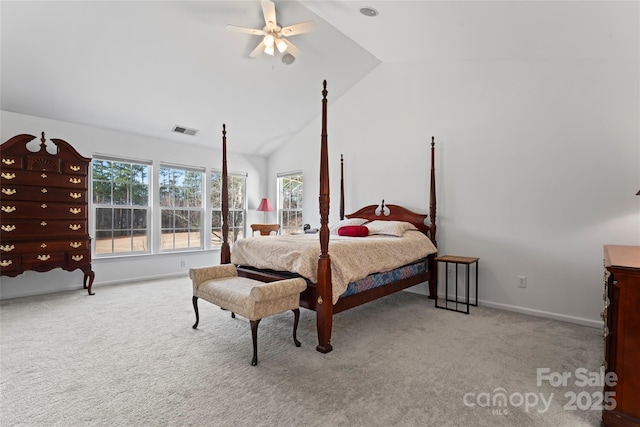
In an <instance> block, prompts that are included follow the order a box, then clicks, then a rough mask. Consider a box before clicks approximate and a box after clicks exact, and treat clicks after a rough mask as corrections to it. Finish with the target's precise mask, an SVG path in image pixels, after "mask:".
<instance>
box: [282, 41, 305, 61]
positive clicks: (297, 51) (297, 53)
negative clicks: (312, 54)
mask: <svg viewBox="0 0 640 427" xmlns="http://www.w3.org/2000/svg"><path fill="white" fill-rule="evenodd" d="M280 40H283V41H284V42H285V43H286V44H287V50H286V51H287V52H289V53H290V54H291V55H293V56H294V57H296V58H299V57H300V55H302V50H300V48H298V47H297V46H296V45H294V44H293V43H291V42H290V41H289V40H287V39H280Z"/></svg>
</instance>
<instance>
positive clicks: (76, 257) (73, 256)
mask: <svg viewBox="0 0 640 427" xmlns="http://www.w3.org/2000/svg"><path fill="white" fill-rule="evenodd" d="M82 258H84V255H72V256H71V259H72V260H74V261H80V260H82Z"/></svg>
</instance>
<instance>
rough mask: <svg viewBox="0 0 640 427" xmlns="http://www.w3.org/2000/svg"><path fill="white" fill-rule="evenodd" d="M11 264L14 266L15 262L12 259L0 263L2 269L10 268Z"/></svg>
mask: <svg viewBox="0 0 640 427" xmlns="http://www.w3.org/2000/svg"><path fill="white" fill-rule="evenodd" d="M11 264H13V261H11V260H10V259H7V260H4V259H3V260H2V261H0V267H9V266H10V265H11Z"/></svg>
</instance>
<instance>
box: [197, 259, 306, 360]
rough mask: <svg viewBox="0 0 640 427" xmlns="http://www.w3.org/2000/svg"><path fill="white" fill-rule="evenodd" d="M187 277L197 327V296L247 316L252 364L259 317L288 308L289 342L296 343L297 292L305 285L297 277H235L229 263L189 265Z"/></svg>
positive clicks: (298, 304)
mask: <svg viewBox="0 0 640 427" xmlns="http://www.w3.org/2000/svg"><path fill="white" fill-rule="evenodd" d="M189 277H191V281H192V283H193V309H194V311H195V313H196V323H195V324H194V325H193V329H196V328H197V327H198V322H199V321H200V315H199V313H198V298H202V299H204V300H205V301H208V302H210V303H211V304H214V305H217V306H218V307H220V308H223V309H225V310H228V311H230V312H231V316H232V317H235V314H234V313H237V314H238V315H240V316H242V317H245V318H247V319H249V322H250V323H251V337H252V339H253V359H252V360H251V364H252V365H253V366H255V365H257V364H258V324H259V323H260V320H261V319H263V318H265V317H267V316H271V315H274V314H279V313H283V312H285V311H288V310H292V311H293V314H294V322H293V342H294V343H295V345H296V347H300V342H299V341H298V339H297V337H296V331H297V329H298V320H299V319H300V308H299V306H300V292H302V291H304V290H305V289H306V287H307V284H306V281H305V280H304V279H301V278H297V279H287V280H278V281H275V282H270V283H264V282H260V281H257V280H253V279H248V278H246V277H239V276H238V271H237V270H236V267H235V265H233V264H223V265H216V266H212V267H203V268H192V269H190V270H189Z"/></svg>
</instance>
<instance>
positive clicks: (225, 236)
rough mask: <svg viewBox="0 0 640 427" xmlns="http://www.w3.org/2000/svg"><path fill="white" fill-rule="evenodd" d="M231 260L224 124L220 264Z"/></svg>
mask: <svg viewBox="0 0 640 427" xmlns="http://www.w3.org/2000/svg"><path fill="white" fill-rule="evenodd" d="M230 262H231V248H230V247H229V188H228V187H227V129H226V125H225V124H224V123H223V124H222V248H221V251H220V264H229V263H230Z"/></svg>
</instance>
